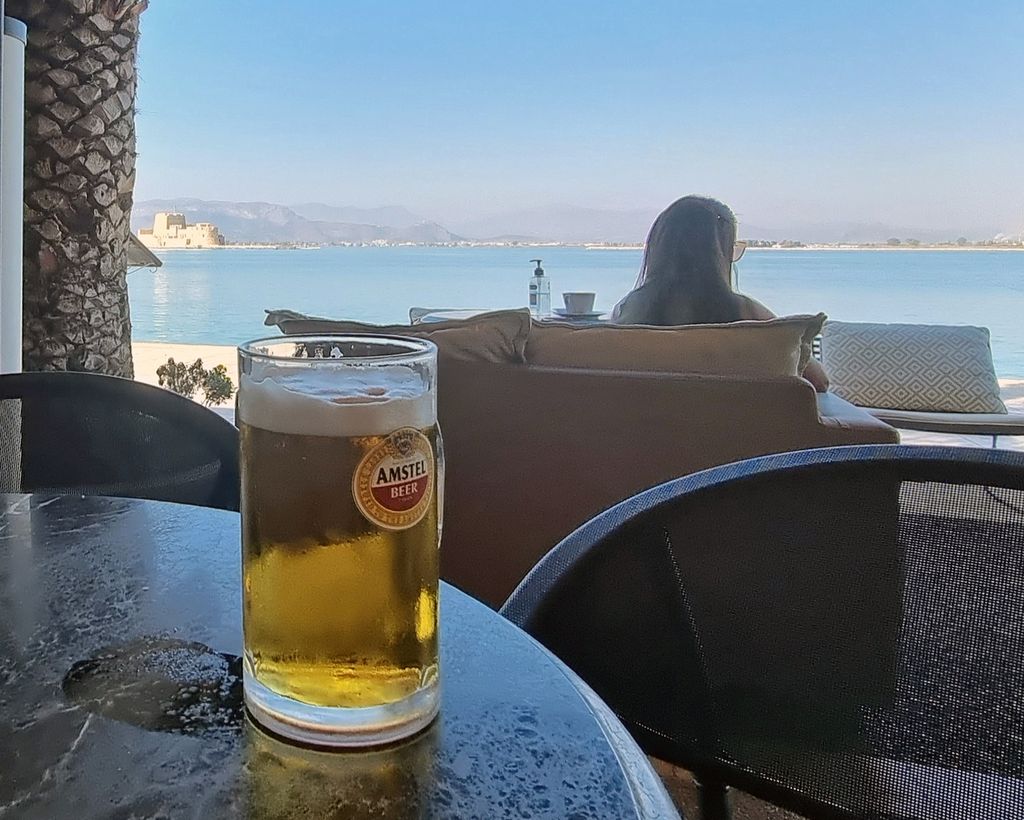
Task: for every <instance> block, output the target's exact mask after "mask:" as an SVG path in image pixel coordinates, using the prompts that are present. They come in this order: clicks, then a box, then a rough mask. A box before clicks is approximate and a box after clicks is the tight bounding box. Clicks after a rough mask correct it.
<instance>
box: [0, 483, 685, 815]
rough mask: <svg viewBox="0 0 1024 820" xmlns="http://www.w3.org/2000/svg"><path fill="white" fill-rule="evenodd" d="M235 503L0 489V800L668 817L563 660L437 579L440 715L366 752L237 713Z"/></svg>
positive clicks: (116, 807)
mask: <svg viewBox="0 0 1024 820" xmlns="http://www.w3.org/2000/svg"><path fill="white" fill-rule="evenodd" d="M238 527H239V523H238V516H237V514H235V513H228V512H223V511H220V510H212V509H206V508H199V507H189V506H185V505H178V504H168V503H162V502H154V501H136V500H129V499H113V498H97V497H92V498H83V497H79V496H40V495H34V496H30V495H0V760H3V765H2V766H0V816H3V815H4V814H5V810H6V811H12V812H13V813H12V815H11V816H17V817H19V818H32V817H41V818H42V817H46V818H49V817H58V816H71V815H73V816H75V817H76V818H79V819H81V818H88V817H111V816H117V817H151V816H165V817H252V818H256V817H259V818H263V817H267V818H270V817H339V818H341V817H344V818H363V817H367V818H369V817H400V818H406V817H409V818H412V817H487V818H492V817H495V818H496V817H560V818H561V817H573V818H627V817H677V816H678V815H677V814H676V812H675V809H674V808H673V807H672V804H671V802H670V800H669V798H668V796H667V794H666V792H665V790H664V788H663V787H662V785H661V782H660V781H659V780H658V778H657V775H655V773H654V772H653V770H652V769H651V768H650V766H649V764H648V763H647V760H646V758H645V757H644V756H643V754H642V752H641V751H640V750H639V748H638V747H637V746H636V744H635V743H634V742H633V740H632V738H631V737H630V736H629V735H628V733H627V732H626V730H625V729H624V728H623V727H622V724H621V723H619V721H618V720H617V719H616V718H615V717H614V715H612V714H611V713H610V711H609V710H608V708H607V707H606V706H605V705H604V704H603V703H602V702H601V701H600V700H599V699H598V698H597V696H596V695H594V694H593V692H592V691H591V690H590V689H589V688H588V687H587V686H586V685H585V684H583V683H582V682H581V681H580V680H579V678H577V677H576V675H574V674H573V673H572V672H571V671H570V670H569V669H568V668H567V667H565V666H564V665H563V664H562V663H561V662H559V661H558V660H557V659H556V658H554V656H552V655H551V654H550V653H548V652H547V651H546V650H545V649H543V647H541V646H540V645H539V644H537V643H536V642H535V641H533V639H532V638H530V637H529V636H528V635H526V634H525V633H523V632H522V631H520V630H519V629H517V628H516V627H515V626H513V625H512V624H511V623H509V622H508V621H506V620H505V619H504V618H502V617H501V616H500V615H498V614H497V613H495V612H493V611H492V610H490V609H488V608H486V607H485V606H483V605H482V604H480V603H478V602H476V601H475V600H473V599H472V598H470V597H468V596H466V595H464V594H463V593H461V592H459V591H458V590H456V589H454V588H452V587H449V586H447V585H442V594H441V683H442V703H441V715H440V718H439V719H438V720H437V721H436V722H435V723H434V724H433V726H432V727H431V728H430V729H428V730H427V731H426V732H425V733H423V734H421V735H419V736H417V737H415V738H413V739H411V740H409V741H406V742H403V743H401V744H398V745H396V746H392V747H386V748H383V749H380V750H375V751H361V752H351V751H348V752H327V751H319V750H313V749H308V748H303V747H299V746H293V745H289V744H286V743H284V742H282V741H280V740H278V739H276V738H274V737H272V736H270V735H268V734H266V733H264V732H263V731H261V730H260V729H258V728H256V727H255V725H253V724H252V722H251V720H250V719H249V718H248V716H247V715H246V713H245V710H244V708H243V706H242V697H241V678H240V675H241V668H240V661H239V654H240V652H241V604H240V550H239V546H238V540H239V533H238Z"/></svg>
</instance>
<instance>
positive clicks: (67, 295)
mask: <svg viewBox="0 0 1024 820" xmlns="http://www.w3.org/2000/svg"><path fill="white" fill-rule="evenodd" d="M6 5H7V8H6V12H7V14H8V15H10V16H12V17H16V18H18V19H20V20H23V21H24V22H25V23H26V24H27V25H28V31H29V35H28V48H27V51H26V58H25V79H26V86H25V107H26V124H25V328H24V330H25V336H24V339H25V369H26V370H86V371H92V372H98V373H108V374H112V375H117V376H127V377H131V376H132V375H133V372H132V348H131V318H130V315H129V312H128V286H127V281H126V279H125V276H126V273H127V261H126V253H127V244H128V236H129V231H130V227H129V220H130V216H131V209H132V191H133V188H134V186H135V56H136V49H137V46H138V38H139V14H140V13H141V12H142V11H143V10H144V9H145V8H146V5H147V0H7V3H6Z"/></svg>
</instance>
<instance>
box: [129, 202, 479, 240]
mask: <svg viewBox="0 0 1024 820" xmlns="http://www.w3.org/2000/svg"><path fill="white" fill-rule="evenodd" d="M298 209H301V210H302V211H303V213H299V212H298V211H297V210H296V209H294V208H288V207H285V206H284V205H275V204H274V203H271V202H222V201H216V200H205V199H149V200H145V201H143V202H136V203H135V207H134V208H133V209H132V230H135V231H137V230H138V229H139V228H149V227H152V225H153V216H154V215H155V214H156V213H158V212H160V211H176V212H178V213H182V214H184V215H185V219H186V220H187V221H188V222H190V223H191V222H212V223H213V224H215V225H216V226H217V227H218V228H219V229H220V232H221V234H223V235H224V236H225V237H226V238H227V240H228V241H229V242H319V243H332V242H335V243H342V242H374V241H387V242H422V243H431V242H455V241H458V240H459V237H457V236H455V235H454V234H452V233H450V232H449V231H448V230H446V229H445V228H443V227H442V226H441V225H438V224H436V223H434V222H429V221H427V220H420V219H418V217H416V216H415V215H414V214H411V213H409V212H408V211H406V210H405V209H404V208H374V209H368V210H367V209H358V208H333V207H331V206H329V205H318V204H310V205H300V206H298ZM335 213H337V214H345V215H349V216H357V219H356V221H347V220H344V219H335V218H330V217H331V216H333V215H334V214H335ZM303 214H305V215H303ZM311 217H312V218H311ZM359 217H362V218H367V219H369V218H371V217H373V218H375V219H380V217H386V218H387V219H388V220H389V222H390V223H391V224H383V223H382V222H380V221H372V222H371V221H361V219H360V218H359ZM406 218H411V220H412V221H411V222H405V221H404V220H405V219H406Z"/></svg>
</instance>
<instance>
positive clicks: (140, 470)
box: [0, 372, 239, 510]
mask: <svg viewBox="0 0 1024 820" xmlns="http://www.w3.org/2000/svg"><path fill="white" fill-rule="evenodd" d="M0 422H2V423H0V491H4V492H38V493H46V492H49V493H58V494H79V493H80V494H83V495H110V496H121V497H127V498H150V499H157V500H162V501H177V502H181V503H186V504H197V505H201V506H206V507H217V508H221V509H226V510H237V509H238V493H239V477H238V431H237V430H236V429H235V427H234V425H232V424H231V422H229V421H227V420H226V419H224V418H222V417H221V416H219V415H218V414H217V413H214V412H213V411H212V410H208V409H207V408H205V407H202V406H200V405H198V404H196V403H195V402H193V401H191V400H189V399H186V398H184V397H182V396H179V395H177V394H175V393H172V392H170V391H169V390H163V389H161V388H158V387H152V386H150V385H146V384H141V383H139V382H135V381H131V380H130V379H121V378H116V377H113V376H100V375H95V374H91V373H64V372H45V373H17V374H8V375H4V376H0Z"/></svg>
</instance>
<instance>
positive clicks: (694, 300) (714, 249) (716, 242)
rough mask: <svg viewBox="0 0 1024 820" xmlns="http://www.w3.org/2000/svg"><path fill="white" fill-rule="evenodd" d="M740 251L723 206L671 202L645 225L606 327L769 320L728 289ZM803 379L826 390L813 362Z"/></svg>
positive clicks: (702, 200) (700, 200)
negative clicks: (630, 283)
mask: <svg viewBox="0 0 1024 820" xmlns="http://www.w3.org/2000/svg"><path fill="white" fill-rule="evenodd" d="M745 250H746V243H743V242H737V241H736V217H735V216H733V213H732V211H731V210H729V208H728V206H726V205H724V204H722V203H721V202H719V201H718V200H716V199H710V198H709V197H703V196H684V197H683V198H682V199H677V200H676V201H675V202H673V203H672V204H671V205H669V206H668V207H667V208H666V209H665V210H664V211H662V212H661V213H660V214H659V215H658V218H657V219H655V220H654V224H653V225H651V230H650V233H648V234H647V242H646V243H645V245H644V256H643V262H642V263H641V265H640V275H639V276H638V277H637V280H636V285H635V286H634V288H633V290H632V291H630V292H629V293H628V294H626V296H625V297H624V298H623V299H622V301H621V302H619V303H618V304H617V305H616V306H615V310H614V311H612V321H613V322H616V323H618V324H624V325H627V324H628V325H700V324H712V323H719V322H738V321H742V320H744V319H754V320H763V319H774V318H775V314H774V313H772V312H771V311H770V310H769V309H768V308H766V307H765V306H764V305H762V304H761V303H760V302H758V301H757V300H756V299H751V298H750V297H749V296H744V295H743V294H742V293H737V292H736V291H734V290H733V289H732V263H733V262H736V261H738V260H739V258H740V257H741V256H742V255H743V252H744V251H745ZM803 375H804V378H806V379H807V380H808V381H809V382H811V384H813V385H814V386H815V388H816V389H817V390H819V391H821V392H824V391H825V390H827V389H828V377H827V376H826V375H825V371H824V370H823V369H822V367H821V365H820V364H818V362H817V361H814V360H812V361H811V363H810V364H809V365H808V366H807V369H806V370H805V371H804V374H803Z"/></svg>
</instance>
